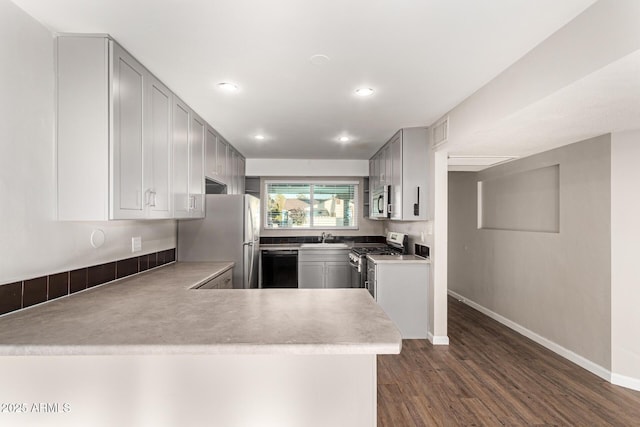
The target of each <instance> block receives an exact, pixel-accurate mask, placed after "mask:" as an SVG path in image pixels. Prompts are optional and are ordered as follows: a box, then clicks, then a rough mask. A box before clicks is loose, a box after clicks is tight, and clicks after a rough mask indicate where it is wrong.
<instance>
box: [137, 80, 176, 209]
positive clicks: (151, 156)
mask: <svg viewBox="0 0 640 427" xmlns="http://www.w3.org/2000/svg"><path fill="white" fill-rule="evenodd" d="M147 88H148V90H147V97H148V100H147V101H146V105H147V106H148V108H146V110H145V113H146V114H147V118H146V119H145V120H144V121H145V123H146V127H145V143H144V150H145V153H146V155H145V156H144V182H145V183H146V186H145V188H144V194H143V195H144V198H143V201H144V205H145V207H146V208H147V210H148V214H147V217H149V218H171V216H172V212H171V206H172V203H171V198H172V195H171V174H170V172H171V158H172V156H171V141H172V133H171V110H172V94H171V91H169V89H168V88H167V87H166V86H165V85H163V84H162V83H161V82H160V81H159V80H158V79H156V78H155V77H154V76H149V77H148V79H147Z"/></svg>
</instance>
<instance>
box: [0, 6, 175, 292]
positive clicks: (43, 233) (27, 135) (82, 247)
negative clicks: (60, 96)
mask: <svg viewBox="0 0 640 427" xmlns="http://www.w3.org/2000/svg"><path fill="white" fill-rule="evenodd" d="M0 52H2V59H1V62H2V66H1V67H0V93H1V94H2V96H0V284H3V283H9V282H12V281H18V280H23V279H29V278H34V277H38V276H41V275H45V274H50V273H55V272H59V271H66V270H69V269H73V268H77V267H84V266H87V265H93V264H98V263H102V262H106V261H112V260H116V259H122V258H127V257H130V256H132V254H131V250H130V247H131V237H133V236H141V237H142V245H143V251H142V252H141V253H139V254H143V253H148V252H155V251H158V250H161V249H168V248H173V247H175V243H176V234H175V221H152V222H144V223H143V222H133V221H117V222H111V223H106V222H103V223H86V222H83V223H63V222H57V221H55V220H54V213H55V205H54V203H55V189H56V183H55V169H54V168H55V150H54V57H53V35H52V34H51V33H50V32H49V31H48V30H47V29H45V28H44V27H43V26H42V25H40V24H39V23H38V22H36V21H35V20H34V19H32V18H31V17H30V16H28V15H27V14H25V13H24V12H23V11H22V10H21V9H19V8H18V7H16V6H15V5H14V4H13V3H11V2H10V1H8V0H0ZM95 228H100V229H102V230H103V231H104V233H105V235H106V242H105V244H104V246H102V247H100V248H99V249H93V248H92V247H91V245H90V241H89V238H90V235H91V232H92V230H93V229H95Z"/></svg>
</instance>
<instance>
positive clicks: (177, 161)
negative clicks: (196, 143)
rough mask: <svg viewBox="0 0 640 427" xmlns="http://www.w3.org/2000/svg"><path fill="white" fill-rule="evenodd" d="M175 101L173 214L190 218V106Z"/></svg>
mask: <svg viewBox="0 0 640 427" xmlns="http://www.w3.org/2000/svg"><path fill="white" fill-rule="evenodd" d="M173 99H174V102H173V216H174V217H175V218H189V216H190V211H189V204H190V201H189V130H190V126H189V125H190V118H189V111H190V110H189V107H188V106H187V104H185V103H184V102H182V101H181V100H180V99H178V97H174V98H173Z"/></svg>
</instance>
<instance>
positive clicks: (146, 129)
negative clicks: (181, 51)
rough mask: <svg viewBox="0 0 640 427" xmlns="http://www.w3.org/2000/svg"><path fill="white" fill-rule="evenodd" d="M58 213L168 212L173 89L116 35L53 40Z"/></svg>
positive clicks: (138, 215)
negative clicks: (54, 53) (55, 80)
mask: <svg viewBox="0 0 640 427" xmlns="http://www.w3.org/2000/svg"><path fill="white" fill-rule="evenodd" d="M56 44H57V46H56V48H57V49H56V71H57V72H56V79H57V82H56V88H57V101H58V102H57V117H56V119H57V135H56V136H57V138H56V148H57V175H58V176H57V178H58V218H59V219H61V220H98V221H104V220H111V219H146V218H167V217H169V216H170V215H171V209H170V199H171V197H170V192H171V183H170V181H169V177H170V167H171V162H170V146H171V138H170V136H171V134H170V129H171V96H172V95H171V92H170V91H169V90H168V89H167V88H166V87H165V86H163V85H162V84H161V83H160V82H159V81H158V80H157V79H155V78H154V77H153V75H151V73H149V72H148V71H147V70H146V69H145V68H144V67H143V66H142V65H141V64H140V63H139V62H138V61H136V60H135V59H134V58H133V57H132V56H131V55H129V54H128V53H127V52H126V51H125V50H124V49H122V47H120V46H119V45H118V44H117V43H115V42H114V41H113V40H111V39H109V38H108V37H104V36H84V35H79V36H71V35H69V36H61V37H58V38H57V39H56Z"/></svg>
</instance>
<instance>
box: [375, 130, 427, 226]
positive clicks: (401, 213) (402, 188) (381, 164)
mask: <svg viewBox="0 0 640 427" xmlns="http://www.w3.org/2000/svg"><path fill="white" fill-rule="evenodd" d="M428 138H429V134H428V130H427V128H406V129H400V130H399V131H398V132H397V133H396V134H395V135H393V137H391V139H390V140H389V141H388V142H387V143H386V144H385V145H384V146H383V147H382V148H381V149H380V150H379V151H378V152H377V153H376V154H375V155H374V156H373V157H372V158H371V160H370V161H369V174H370V175H369V182H370V185H371V188H376V187H377V186H380V185H388V186H389V202H388V203H389V206H390V214H389V218H390V219H392V220H398V221H422V220H427V219H429V218H428V206H427V186H428V172H427V168H428V161H429V159H428V149H429V141H428Z"/></svg>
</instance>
